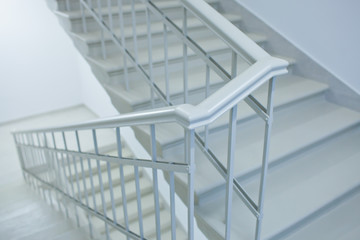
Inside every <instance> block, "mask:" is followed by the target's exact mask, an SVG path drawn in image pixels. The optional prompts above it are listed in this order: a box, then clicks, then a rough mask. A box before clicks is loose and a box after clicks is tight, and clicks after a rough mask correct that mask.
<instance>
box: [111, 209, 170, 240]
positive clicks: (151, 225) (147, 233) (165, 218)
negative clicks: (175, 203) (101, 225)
mask: <svg viewBox="0 0 360 240" xmlns="http://www.w3.org/2000/svg"><path fill="white" fill-rule="evenodd" d="M170 222H171V221H170V214H169V212H168V211H167V210H166V209H162V210H161V211H160V226H161V228H160V229H161V232H162V233H163V232H165V231H167V230H168V229H169V227H170ZM143 228H144V237H145V238H146V239H155V238H156V224H155V214H150V215H148V216H145V217H144V218H143ZM129 229H130V230H131V231H133V232H135V233H137V234H139V224H138V222H133V223H131V224H130V226H129ZM110 237H111V239H122V238H124V235H123V234H122V233H120V232H118V231H116V230H114V231H111V233H110Z"/></svg>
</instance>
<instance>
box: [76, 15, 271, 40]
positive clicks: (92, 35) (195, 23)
mask: <svg viewBox="0 0 360 240" xmlns="http://www.w3.org/2000/svg"><path fill="white" fill-rule="evenodd" d="M224 17H225V18H227V19H228V20H229V21H231V22H237V21H240V20H241V17H240V16H239V15H235V14H224ZM173 22H174V23H175V24H176V25H177V26H182V20H181V19H175V20H174V21H173ZM163 26H164V24H163V23H162V22H154V23H152V24H151V33H152V34H158V33H161V34H162V33H163V32H164V28H163ZM187 26H188V29H191V28H196V27H201V26H204V25H203V24H202V23H201V22H200V21H199V20H198V19H196V18H195V17H189V18H188V20H187ZM113 32H114V33H115V35H116V36H120V33H121V31H120V28H119V27H117V28H114V30H113ZM124 32H125V37H131V38H132V37H133V34H132V26H124ZM70 34H71V35H72V36H74V37H77V38H79V39H80V40H82V41H84V42H86V43H88V44H90V43H98V42H99V41H101V35H100V31H89V32H87V33H70ZM136 34H137V36H138V37H139V36H147V24H143V23H142V24H137V25H136ZM261 37H264V36H262V35H261ZM104 39H105V40H109V39H111V38H110V36H109V35H108V34H107V33H105V34H104Z"/></svg>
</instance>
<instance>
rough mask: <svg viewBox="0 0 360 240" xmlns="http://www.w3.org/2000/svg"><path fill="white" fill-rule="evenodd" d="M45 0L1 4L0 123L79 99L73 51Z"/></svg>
mask: <svg viewBox="0 0 360 240" xmlns="http://www.w3.org/2000/svg"><path fill="white" fill-rule="evenodd" d="M58 25H59V24H58V23H57V19H56V17H55V16H54V15H53V13H52V12H51V11H50V10H49V9H48V8H47V6H46V3H45V1H44V0H36V1H26V0H11V1H3V2H2V4H1V8H0V37H1V38H0V123H2V122H7V121H10V120H14V119H18V118H22V117H26V116H29V115H33V114H39V113H43V112H47V111H52V110H56V109H60V108H64V107H69V106H73V105H76V104H80V103H81V102H82V100H81V95H80V94H79V90H80V82H79V81H78V78H79V70H78V66H77V52H76V51H75V50H74V47H73V46H72V43H71V41H70V39H69V37H68V36H67V35H66V33H65V32H64V30H63V29H61V27H56V26H58Z"/></svg>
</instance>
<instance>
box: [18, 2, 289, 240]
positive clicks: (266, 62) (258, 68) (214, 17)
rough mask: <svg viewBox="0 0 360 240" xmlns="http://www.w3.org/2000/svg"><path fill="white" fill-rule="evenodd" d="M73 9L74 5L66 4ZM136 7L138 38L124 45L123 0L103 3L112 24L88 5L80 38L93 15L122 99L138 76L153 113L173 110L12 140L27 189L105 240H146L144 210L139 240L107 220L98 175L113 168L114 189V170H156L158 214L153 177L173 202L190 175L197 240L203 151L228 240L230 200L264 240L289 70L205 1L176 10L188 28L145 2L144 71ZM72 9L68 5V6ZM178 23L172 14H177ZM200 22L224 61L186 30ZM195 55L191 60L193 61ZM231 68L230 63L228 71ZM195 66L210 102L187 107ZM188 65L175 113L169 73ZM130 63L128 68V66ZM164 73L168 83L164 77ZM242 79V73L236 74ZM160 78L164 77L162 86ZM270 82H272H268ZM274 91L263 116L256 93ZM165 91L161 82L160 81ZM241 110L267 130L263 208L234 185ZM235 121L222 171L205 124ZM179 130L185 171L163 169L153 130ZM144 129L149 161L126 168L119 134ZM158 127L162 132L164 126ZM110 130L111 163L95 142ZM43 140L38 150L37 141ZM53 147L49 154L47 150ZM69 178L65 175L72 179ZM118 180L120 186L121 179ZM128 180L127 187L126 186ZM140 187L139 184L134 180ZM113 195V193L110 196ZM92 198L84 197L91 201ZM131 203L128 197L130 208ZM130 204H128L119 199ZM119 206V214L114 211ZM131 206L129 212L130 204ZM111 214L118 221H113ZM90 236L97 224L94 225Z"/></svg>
mask: <svg viewBox="0 0 360 240" xmlns="http://www.w3.org/2000/svg"><path fill="white" fill-rule="evenodd" d="M66 2H67V3H68V1H66ZM130 2H131V8H130V9H131V10H130V16H128V17H129V19H131V26H130V27H131V32H132V36H131V37H130V38H129V39H127V38H126V34H127V33H126V32H125V26H124V23H126V20H125V19H124V4H123V3H122V1H121V0H118V2H117V4H116V5H114V3H113V2H111V1H107V6H106V8H107V10H108V11H107V14H105V13H102V11H103V10H104V8H102V6H101V1H100V0H98V1H97V7H95V6H94V4H93V2H92V1H87V2H86V1H84V0H80V9H81V12H82V26H83V31H84V32H86V31H87V29H88V25H87V24H88V23H87V21H86V18H87V17H88V15H90V16H91V17H92V18H93V19H94V20H95V21H96V22H97V23H98V26H99V30H100V36H101V57H102V58H104V59H106V58H107V57H109V56H110V55H111V54H112V53H109V52H107V51H106V44H105V39H106V37H110V38H111V40H112V41H113V43H114V44H115V45H116V46H117V47H118V49H119V50H120V52H121V54H122V56H123V78H122V79H119V82H121V81H122V82H123V83H124V85H125V88H126V89H129V88H131V81H130V77H129V75H130V73H131V72H132V71H134V70H136V71H137V72H138V73H140V74H141V76H142V77H143V78H144V80H145V81H146V82H147V83H148V85H149V87H150V96H151V97H150V101H151V103H152V106H155V105H156V102H157V101H158V100H159V99H160V101H161V102H162V105H163V106H169V107H165V108H158V109H155V110H150V111H143V112H138V113H130V114H124V115H121V116H119V117H116V118H110V119H103V120H99V121H93V122H87V123H82V124H77V125H71V126H65V127H56V128H48V129H38V130H32V131H22V132H16V133H14V137H15V141H16V144H17V148H18V151H19V157H20V160H21V165H22V168H23V171H24V173H25V178H26V179H27V180H28V181H31V180H30V176H31V177H33V178H34V179H37V181H39V182H41V183H42V184H45V185H47V186H48V187H49V188H51V189H53V190H55V191H56V192H57V193H58V194H60V195H61V196H63V198H64V199H68V200H70V201H71V202H72V203H73V204H74V205H76V206H77V208H82V209H84V210H85V211H86V213H87V214H91V215H94V216H96V217H98V218H99V219H101V220H103V221H104V222H105V225H106V235H107V237H108V238H109V236H110V233H109V227H112V228H115V229H117V230H118V231H120V232H122V233H123V234H124V235H126V236H127V237H129V238H134V239H140V238H144V237H146V236H144V235H143V231H142V226H141V225H142V224H141V219H142V216H141V206H138V214H139V215H138V219H139V231H138V232H135V231H132V229H129V224H128V223H127V222H126V221H124V222H123V223H120V222H118V221H117V217H116V216H115V214H113V215H112V216H109V215H107V214H106V209H105V208H104V205H105V203H104V197H105V195H104V190H103V186H102V185H103V184H102V173H101V171H100V169H101V164H102V163H105V164H106V165H107V168H108V174H107V175H108V181H109V185H111V179H112V178H111V174H110V172H111V171H110V170H109V169H110V164H111V163H113V164H117V165H118V167H119V169H120V174H121V171H122V170H121V169H122V168H123V167H124V166H132V167H133V168H134V172H135V175H137V174H138V173H137V172H138V170H137V168H138V167H142V168H151V169H152V173H153V186H152V187H153V189H154V193H155V194H154V206H155V208H156V210H159V209H158V207H159V206H158V201H159V196H158V195H159V194H158V190H157V188H158V186H157V171H158V170H163V171H167V172H169V176H170V181H169V182H170V189H171V191H170V192H171V194H172V195H173V194H174V192H175V190H176V189H175V186H174V173H183V174H187V179H188V180H187V181H188V183H187V184H188V189H187V193H188V197H187V203H186V205H187V207H188V226H187V228H188V229H187V232H188V238H189V239H193V226H194V174H196V171H195V165H194V161H195V159H194V154H195V153H194V151H195V146H197V147H198V148H199V149H200V150H201V151H202V152H203V154H204V155H205V156H206V158H207V159H208V160H209V161H210V162H211V163H212V165H213V166H214V168H215V169H216V170H217V171H218V172H219V173H220V175H221V176H222V177H223V178H224V180H225V182H226V212H225V215H226V220H225V226H226V227H225V238H226V239H229V238H230V230H231V210H232V195H233V192H234V191H235V193H236V194H237V195H238V196H239V197H240V198H241V199H242V201H243V202H244V203H245V204H246V206H247V207H248V208H249V210H250V211H251V212H252V213H253V215H254V216H255V217H256V219H257V223H256V236H255V239H260V233H261V221H262V217H263V202H264V190H265V183H266V180H265V179H266V172H267V165H268V164H267V162H268V151H269V141H270V131H271V124H272V119H273V117H272V109H273V107H272V95H273V88H274V77H275V76H277V75H280V74H284V73H286V72H287V70H286V67H287V62H285V61H283V60H280V59H277V58H273V57H271V56H269V55H268V54H267V53H266V52H265V51H264V50H262V49H261V48H260V47H259V46H258V45H256V44H255V43H254V42H253V41H252V40H251V39H249V38H248V37H247V36H246V35H245V34H244V33H242V32H241V31H240V30H239V29H238V28H236V27H235V26H234V25H232V24H231V23H230V22H229V21H228V20H226V19H225V18H224V17H223V16H222V15H220V14H219V13H218V12H216V11H215V10H214V9H213V8H212V7H210V6H209V5H208V4H207V3H205V2H204V1H203V0H180V1H178V2H176V3H177V4H178V5H179V7H180V9H181V10H182V16H180V17H181V18H182V26H181V27H179V26H178V25H177V24H176V23H175V20H174V19H176V18H177V17H179V16H175V17H173V18H172V16H170V14H167V13H166V11H165V10H162V9H161V2H159V3H156V2H155V1H147V0H141V1H139V2H141V3H142V7H143V8H142V9H143V11H144V12H145V18H143V19H142V20H143V21H144V23H145V24H146V29H147V31H146V32H147V33H146V40H145V41H146V43H147V47H146V51H147V61H145V62H144V61H143V60H142V59H140V57H139V52H140V50H141V49H140V48H139V39H138V36H137V34H136V32H137V31H136V30H137V18H138V17H139V16H138V15H137V11H136V7H137V6H138V5H137V4H135V1H130ZM67 5H68V7H69V6H70V4H67ZM175 15H176V14H175ZM190 15H191V18H193V17H194V18H196V19H198V20H199V21H201V23H202V24H203V25H204V26H205V29H206V30H208V31H210V33H211V34H213V35H214V36H215V37H217V38H218V39H219V40H220V41H221V42H222V43H223V44H225V45H226V47H225V48H224V49H223V51H220V52H219V51H212V50H207V49H206V47H204V46H201V45H200V44H198V41H197V39H196V34H194V32H191V29H190V28H188V26H187V20H188V19H189V18H190ZM114 16H116V17H117V20H118V25H117V26H115V22H114V18H115V17H114ZM159 21H160V22H161V23H162V24H163V30H164V31H163V35H162V39H163V53H164V55H163V58H162V59H160V61H158V62H154V61H153V56H152V55H153V52H152V50H153V48H154V46H153V45H154V44H153V40H154V39H153V36H152V31H151V27H152V23H153V22H159ZM116 27H118V28H120V34H116V33H115V32H116V31H115V30H114V29H115V28H116ZM170 36H176V38H174V39H175V40H174V39H173V38H172V39H171V41H179V42H180V44H181V46H182V54H181V55H180V56H177V57H175V58H174V59H175V60H174V59H173V60H170V59H169V49H170V48H169V40H170V39H169V37H170ZM189 49H190V50H191V51H192V52H191V51H189ZM228 59H231V60H230V62H229V61H228ZM193 60H197V61H199V62H201V63H202V64H203V66H204V69H205V73H206V74H205V79H204V80H205V81H204V82H205V84H204V86H203V88H202V89H203V91H204V92H205V94H204V99H203V100H202V101H201V102H200V103H199V104H193V103H192V102H191V100H190V99H189V92H191V89H190V88H189V82H188V80H189V76H190V75H191V74H190V73H189V67H190V66H189V61H193ZM179 61H180V62H182V66H181V69H182V74H183V91H182V97H183V103H185V104H181V105H177V106H174V105H175V104H174V102H173V99H172V92H171V90H170V89H171V85H172V82H171V78H170V77H169V71H170V67H169V65H171V64H176V63H178V62H179ZM240 61H241V62H242V63H244V64H245V65H246V66H247V68H246V69H241V72H240V70H239V64H240ZM128 63H130V64H131V66H132V67H129V66H128ZM210 71H213V72H215V73H216V76H215V77H217V78H220V79H221V80H223V82H224V84H223V86H222V87H221V88H220V89H218V90H217V91H215V92H214V93H213V94H211V92H210V89H211V87H212V84H211V79H210V78H211V77H210ZM159 72H162V74H159ZM238 72H239V73H238ZM160 75H161V76H160ZM160 78H162V80H163V81H164V83H165V84H164V86H160V85H159V84H158V82H159V79H160ZM269 80H270V81H269ZM267 81H269V87H268V96H267V103H266V104H267V106H266V107H265V106H263V105H262V104H261V103H260V102H259V101H258V100H257V99H256V98H255V97H254V96H252V93H253V92H254V91H255V90H256V89H258V88H259V87H260V86H261V85H263V84H264V83H265V82H267ZM160 82H161V81H160ZM243 100H244V101H245V102H246V103H247V104H248V105H249V106H250V107H251V108H252V109H253V110H254V111H255V112H256V113H257V114H258V116H260V118H261V119H263V120H264V122H265V136H264V145H263V157H262V164H261V181H260V189H259V196H258V201H257V202H255V201H254V200H253V199H252V198H251V197H250V196H249V195H248V194H247V193H246V191H245V190H244V188H243V187H242V186H241V184H240V183H239V182H238V180H237V179H236V178H235V177H234V172H233V165H234V152H235V144H236V138H235V136H236V124H237V109H238V104H239V102H241V101H243ZM228 111H229V120H228V121H227V124H226V125H227V126H228V149H227V159H226V166H225V165H224V164H223V163H222V162H221V161H220V160H219V158H218V157H217V156H216V154H215V153H214V152H213V151H212V150H211V148H210V147H209V146H208V141H209V138H210V134H209V124H211V123H212V122H214V121H215V120H216V119H218V118H219V117H220V116H222V115H223V114H225V113H226V112H228ZM169 122H171V123H174V124H176V125H177V126H179V127H182V128H183V129H184V132H185V134H184V136H183V141H184V146H183V147H184V152H185V154H184V157H183V159H181V161H180V162H179V163H173V162H169V161H167V159H162V156H161V154H158V153H157V148H156V140H157V137H156V136H155V129H156V127H161V124H162V123H169ZM140 125H141V126H144V125H146V126H148V127H149V128H150V130H149V132H150V146H151V156H152V158H151V159H129V158H124V157H123V156H122V154H121V149H122V146H121V138H120V130H121V128H122V127H128V126H140ZM158 125H159V126H158ZM104 129H107V130H109V129H110V131H111V132H113V133H114V134H115V135H116V141H115V142H116V143H117V145H116V149H117V152H118V154H117V155H116V156H115V155H113V156H108V154H107V153H101V152H99V147H98V146H99V143H100V142H99V141H98V139H97V131H102V130H104ZM81 131H90V132H91V137H92V139H93V146H91V147H90V148H89V149H91V151H85V150H84V148H83V147H82V146H81V145H82V142H81V141H80V138H79V132H81ZM70 134H72V138H73V139H72V141H73V142H74V143H76V144H75V148H74V149H72V150H70V149H69V148H68V145H69V144H68V141H69V140H68V138H70V137H69V136H70ZM57 138H58V139H62V142H63V143H62V148H60V147H59V143H58V141H59V140H57ZM34 139H37V143H35V140H34ZM50 140H51V141H52V145H51V144H50V142H51V141H50ZM70 159H72V160H73V161H74V163H73V164H72V165H73V166H76V162H80V166H81V169H80V170H79V169H75V168H74V169H72V168H71V167H70V166H71V162H70ZM84 161H87V163H88V169H87V170H88V171H89V172H90V177H91V178H93V176H92V174H91V169H92V167H91V163H92V162H96V171H97V175H98V177H99V180H98V181H99V185H100V192H101V202H102V207H103V209H102V210H101V209H98V208H97V205H96V203H95V199H96V198H95V196H94V192H93V190H94V186H93V184H92V182H93V181H91V187H90V189H91V191H92V192H91V194H85V197H83V195H84V194H83V195H82V194H80V193H81V186H80V184H81V178H83V176H84V171H86V169H83V162H84ZM36 169H43V170H44V171H40V172H38V171H36ZM73 171H74V173H75V174H76V176H75V180H74V179H73V180H74V181H71V183H73V182H76V185H77V187H76V186H73V185H71V184H67V183H66V178H67V175H71V173H72V172H73ZM66 172H67V173H68V174H67V173H66ZM120 177H121V176H120ZM138 177H139V176H135V179H139V178H138ZM121 178H122V177H121ZM136 181H137V180H136ZM85 182H86V181H85V180H84V179H83V183H84V186H83V189H87V187H86V186H85ZM121 183H122V185H121V188H122V189H123V188H124V186H123V181H121ZM136 185H137V198H138V201H139V198H140V197H141V194H140V191H138V185H139V184H138V183H137V184H136ZM110 189H111V188H110ZM85 193H87V191H85ZM124 196H125V193H122V197H123V198H124ZM172 197H173V196H171V197H170V198H171V199H173V198H172ZM110 198H111V201H112V203H113V197H112V193H111V191H110ZM92 201H93V204H91V202H92ZM123 202H126V199H123ZM174 204H175V202H174V201H171V206H170V208H171V214H172V218H171V219H172V221H171V227H172V233H173V234H172V236H173V239H174V238H175V231H176V227H175V223H176V221H175V217H176V216H175V211H174V208H175V206H174ZM112 205H113V204H112ZM125 205H126V204H125ZM113 212H115V211H113ZM123 212H124V219H127V217H128V216H127V215H126V212H127V211H126V206H124V210H123ZM156 212H157V216H156V226H157V238H158V239H159V238H160V235H159V234H160V229H159V228H160V225H159V224H160V216H159V214H158V213H159V211H156ZM88 221H89V226H90V232H92V230H91V228H92V227H91V226H92V224H91V219H90V217H88Z"/></svg>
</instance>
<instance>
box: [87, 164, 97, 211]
mask: <svg viewBox="0 0 360 240" xmlns="http://www.w3.org/2000/svg"><path fill="white" fill-rule="evenodd" d="M87 163H88V169H89V177H90V187H91V196H92V199H93V205H94V210H95V212H98V208H97V205H96V198H95V187H94V178H93V172H92V167H91V160H90V158H88V159H87Z"/></svg>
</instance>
